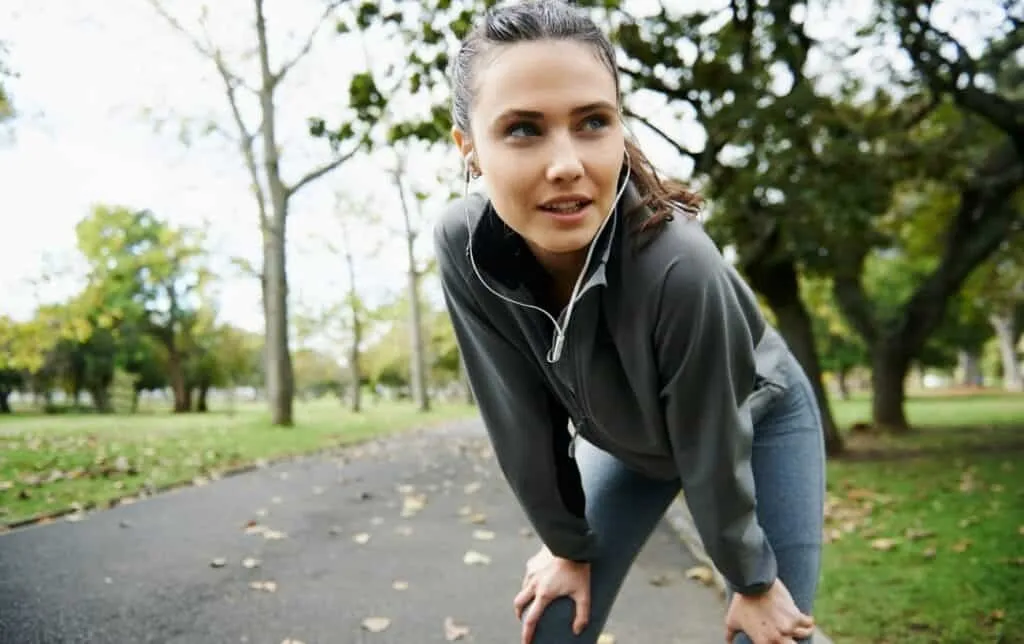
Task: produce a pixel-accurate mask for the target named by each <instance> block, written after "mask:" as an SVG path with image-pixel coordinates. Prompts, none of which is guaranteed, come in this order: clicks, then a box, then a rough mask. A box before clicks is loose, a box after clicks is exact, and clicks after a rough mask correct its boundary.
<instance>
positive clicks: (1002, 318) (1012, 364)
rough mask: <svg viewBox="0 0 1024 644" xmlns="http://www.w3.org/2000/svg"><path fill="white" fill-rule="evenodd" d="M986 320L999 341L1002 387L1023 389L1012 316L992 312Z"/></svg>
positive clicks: (1023, 380)
mask: <svg viewBox="0 0 1024 644" xmlns="http://www.w3.org/2000/svg"><path fill="white" fill-rule="evenodd" d="M988 320H989V322H990V323H991V324H992V328H994V329H995V332H996V339H997V341H998V342H999V357H1000V358H1001V359H1002V363H1003V388H1004V389H1006V390H1007V391H1024V378H1022V376H1021V370H1020V361H1019V360H1018V359H1017V346H1016V344H1017V343H1016V338H1015V337H1014V335H1015V334H1014V329H1013V316H1012V315H1005V314H997V313H993V314H992V315H990V316H989V318H988Z"/></svg>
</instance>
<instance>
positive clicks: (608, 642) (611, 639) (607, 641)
mask: <svg viewBox="0 0 1024 644" xmlns="http://www.w3.org/2000/svg"><path fill="white" fill-rule="evenodd" d="M597 644H615V636H614V635H612V634H611V633H601V635H600V637H598V638H597Z"/></svg>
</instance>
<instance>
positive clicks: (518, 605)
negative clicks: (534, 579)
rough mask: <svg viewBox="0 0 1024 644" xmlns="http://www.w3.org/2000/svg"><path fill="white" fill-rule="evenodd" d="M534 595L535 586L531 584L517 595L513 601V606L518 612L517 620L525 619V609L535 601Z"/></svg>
mask: <svg viewBox="0 0 1024 644" xmlns="http://www.w3.org/2000/svg"><path fill="white" fill-rule="evenodd" d="M533 595H534V589H533V585H532V584H531V585H529V586H526V587H524V588H523V589H522V590H520V591H519V593H518V594H517V595H516V597H515V599H513V600H512V606H513V607H514V608H515V610H516V619H518V620H522V619H523V609H524V608H526V606H527V605H528V604H529V603H530V600H532V599H533Z"/></svg>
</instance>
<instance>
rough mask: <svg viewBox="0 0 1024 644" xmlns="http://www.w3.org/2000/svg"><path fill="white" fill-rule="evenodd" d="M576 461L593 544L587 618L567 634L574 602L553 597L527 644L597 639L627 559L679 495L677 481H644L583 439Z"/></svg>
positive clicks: (585, 642)
mask: <svg viewBox="0 0 1024 644" xmlns="http://www.w3.org/2000/svg"><path fill="white" fill-rule="evenodd" d="M576 462H577V464H578V465H579V468H580V476H581V477H582V479H583V489H584V491H585V492H586V497H587V509H586V512H587V520H588V521H589V522H590V525H591V528H592V529H593V530H594V532H595V534H596V535H597V539H598V544H599V546H598V552H599V554H598V556H597V558H596V559H595V560H594V561H593V562H592V563H591V566H590V620H589V623H588V625H587V628H586V629H585V630H584V631H583V633H581V634H580V635H579V636H578V637H577V636H575V635H573V633H572V623H573V617H574V616H575V614H576V613H575V609H576V603H575V602H574V601H573V600H572V599H571V598H569V597H559V598H558V599H556V600H555V601H553V602H551V604H549V605H548V607H547V609H546V610H545V611H544V615H543V616H541V619H540V621H539V623H538V624H537V630H536V632H535V635H534V638H533V644H565V643H567V642H573V643H576V644H593V643H594V642H596V641H597V638H598V636H599V635H600V634H601V630H602V629H603V628H604V625H605V622H606V621H607V619H608V614H609V613H610V612H611V608H612V604H613V603H614V602H615V597H616V596H617V595H618V593H619V589H620V588H621V587H622V582H623V581H624V580H625V578H626V575H627V573H628V572H629V569H630V567H631V566H632V565H633V561H634V560H635V559H636V556H637V554H639V552H640V550H641V549H642V548H643V546H644V544H645V543H646V542H647V539H648V538H649V537H650V535H651V533H652V532H653V531H654V528H655V527H656V526H657V524H658V522H659V521H660V520H661V518H662V517H663V516H664V514H665V510H666V509H667V508H668V506H669V504H670V503H671V502H672V499H673V498H674V497H675V496H676V494H678V492H679V481H678V480H676V481H659V480H655V479H650V478H647V477H645V476H643V475H641V474H638V473H636V472H634V471H632V470H629V469H627V468H626V467H625V466H624V465H623V464H622V463H621V462H619V461H618V460H617V459H615V458H614V457H613V456H611V455H610V454H608V453H607V452H604V451H602V450H600V449H598V448H596V447H594V446H593V445H591V444H589V443H587V442H585V441H583V440H580V441H579V443H578V445H577V449H576Z"/></svg>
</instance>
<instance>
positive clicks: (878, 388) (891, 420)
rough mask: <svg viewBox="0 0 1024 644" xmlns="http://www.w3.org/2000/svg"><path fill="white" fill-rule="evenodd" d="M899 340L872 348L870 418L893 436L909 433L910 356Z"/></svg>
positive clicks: (892, 340)
mask: <svg viewBox="0 0 1024 644" xmlns="http://www.w3.org/2000/svg"><path fill="white" fill-rule="evenodd" d="M904 346H905V345H902V344H901V343H900V341H899V339H894V338H887V339H885V340H883V341H881V342H879V343H878V344H877V345H876V346H875V347H873V349H872V355H871V363H872V364H871V385H872V391H873V396H872V401H871V415H872V419H873V421H874V425H875V427H877V428H879V429H881V430H883V431H886V432H891V433H894V434H898V433H905V432H908V431H909V430H910V426H909V425H908V424H907V417H906V414H905V412H904V403H905V402H906V379H907V372H908V371H909V370H910V360H911V358H910V356H909V355H908V352H907V351H906V349H905V348H904Z"/></svg>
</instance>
